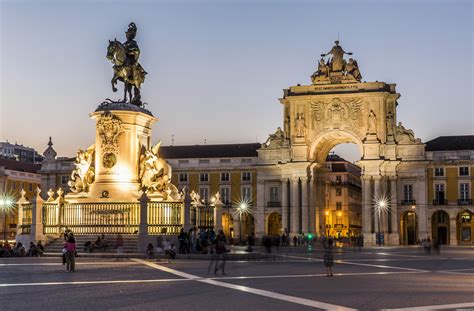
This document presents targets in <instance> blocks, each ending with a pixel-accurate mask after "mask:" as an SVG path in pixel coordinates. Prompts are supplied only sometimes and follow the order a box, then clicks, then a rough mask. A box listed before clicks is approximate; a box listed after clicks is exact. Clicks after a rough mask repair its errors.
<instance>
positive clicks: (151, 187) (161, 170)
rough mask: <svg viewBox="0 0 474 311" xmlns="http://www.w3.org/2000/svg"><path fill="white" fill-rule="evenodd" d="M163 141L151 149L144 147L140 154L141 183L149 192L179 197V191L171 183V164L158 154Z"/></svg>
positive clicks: (168, 196)
mask: <svg viewBox="0 0 474 311" xmlns="http://www.w3.org/2000/svg"><path fill="white" fill-rule="evenodd" d="M160 145H161V142H159V143H157V144H156V145H155V146H154V147H152V148H151V149H145V148H144V147H142V155H141V156H140V173H139V178H140V184H141V188H145V189H146V191H147V192H150V193H158V194H161V195H162V196H163V197H164V198H165V199H169V198H171V199H173V200H178V199H179V197H180V196H179V191H178V189H177V188H176V186H174V185H173V184H172V183H171V166H170V165H169V164H168V162H166V160H164V159H162V158H160V157H159V155H158V151H159V149H160Z"/></svg>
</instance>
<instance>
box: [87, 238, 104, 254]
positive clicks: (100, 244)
mask: <svg viewBox="0 0 474 311" xmlns="http://www.w3.org/2000/svg"><path fill="white" fill-rule="evenodd" d="M107 247H108V243H107V240H106V239H105V236H104V235H103V234H101V235H100V236H99V235H98V236H97V239H96V240H95V241H87V242H86V243H84V251H85V252H89V253H92V251H94V250H97V249H99V250H103V251H105V250H106V249H107Z"/></svg>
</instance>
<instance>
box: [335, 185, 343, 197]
mask: <svg viewBox="0 0 474 311" xmlns="http://www.w3.org/2000/svg"><path fill="white" fill-rule="evenodd" d="M341 195H342V188H340V187H337V188H336V196H338V197H340V196H341Z"/></svg>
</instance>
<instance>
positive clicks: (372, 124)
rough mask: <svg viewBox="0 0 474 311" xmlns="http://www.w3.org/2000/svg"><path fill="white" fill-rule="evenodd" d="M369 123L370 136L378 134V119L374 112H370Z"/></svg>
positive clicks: (368, 131)
mask: <svg viewBox="0 0 474 311" xmlns="http://www.w3.org/2000/svg"><path fill="white" fill-rule="evenodd" d="M367 123H368V128H367V133H368V134H375V133H377V117H376V116H375V113H374V111H373V110H370V114H369V118H368V120H367Z"/></svg>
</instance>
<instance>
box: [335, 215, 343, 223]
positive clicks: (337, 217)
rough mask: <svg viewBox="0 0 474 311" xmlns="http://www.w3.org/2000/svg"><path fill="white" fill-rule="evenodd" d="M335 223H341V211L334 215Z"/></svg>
mask: <svg viewBox="0 0 474 311" xmlns="http://www.w3.org/2000/svg"><path fill="white" fill-rule="evenodd" d="M336 224H338V225H342V216H341V213H338V214H337V216H336Z"/></svg>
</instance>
